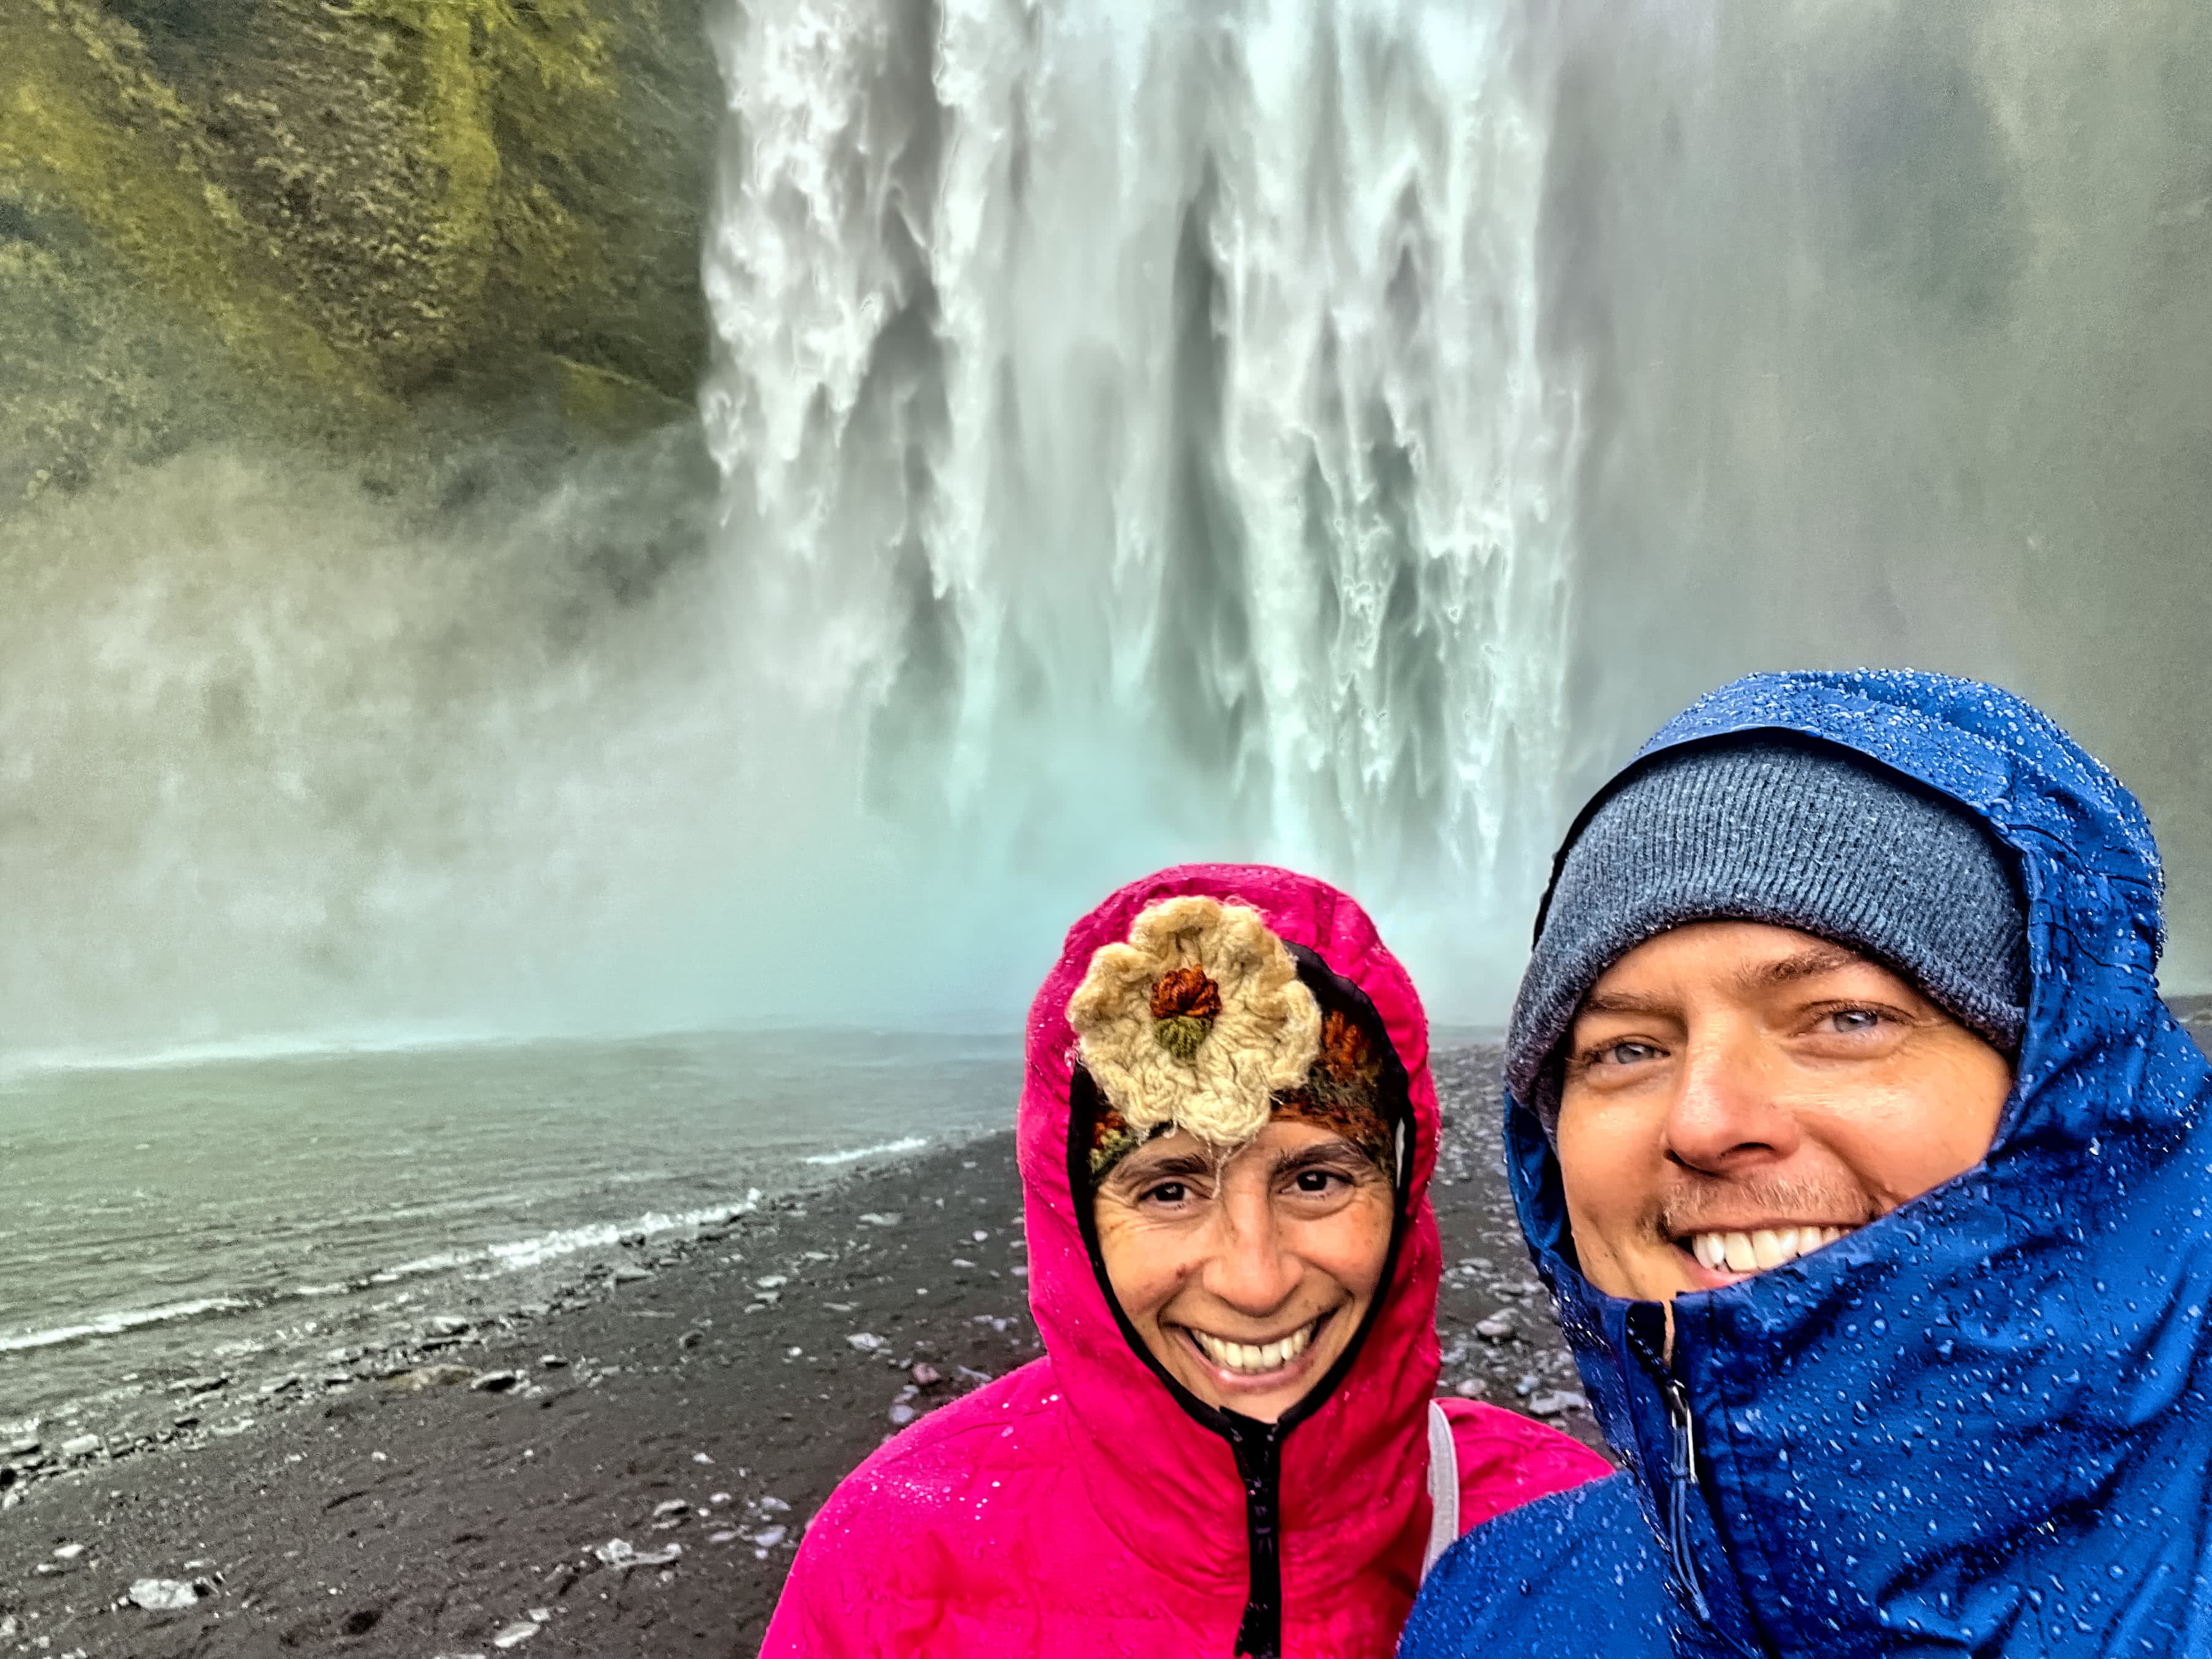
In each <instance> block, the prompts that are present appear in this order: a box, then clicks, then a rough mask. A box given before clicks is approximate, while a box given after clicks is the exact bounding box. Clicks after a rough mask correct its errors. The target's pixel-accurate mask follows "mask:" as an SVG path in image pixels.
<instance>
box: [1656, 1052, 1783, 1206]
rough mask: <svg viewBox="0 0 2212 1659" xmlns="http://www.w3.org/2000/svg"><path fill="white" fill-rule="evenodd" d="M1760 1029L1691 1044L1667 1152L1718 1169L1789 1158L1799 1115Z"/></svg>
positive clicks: (1697, 1166)
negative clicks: (1779, 1082) (1782, 1091)
mask: <svg viewBox="0 0 2212 1659" xmlns="http://www.w3.org/2000/svg"><path fill="white" fill-rule="evenodd" d="M1761 1042H1762V1038H1761V1036H1760V1035H1759V1033H1758V1032H1755V1031H1747V1032H1723V1033H1719V1034H1716V1035H1714V1036H1710V1037H1707V1038H1705V1039H1703V1040H1693V1041H1692V1042H1690V1043H1689V1044H1688V1045H1686V1053H1685V1054H1684V1057H1683V1065H1682V1068H1681V1070H1680V1073H1678V1074H1677V1076H1678V1081H1677V1086H1676V1088H1675V1091H1674V1101H1673V1103H1671V1105H1670V1106H1669V1108H1668V1114H1667V1150H1668V1152H1669V1153H1670V1154H1671V1155H1672V1156H1673V1157H1674V1158H1676V1159H1678V1160H1679V1161H1680V1162H1681V1163H1684V1164H1688V1165H1690V1166H1691V1167H1692V1168H1693V1169H1699V1170H1707V1171H1710V1172H1711V1173H1714V1174H1719V1173H1723V1172H1725V1171H1727V1170H1731V1169H1738V1168H1741V1167H1742V1166H1744V1165H1746V1164H1760V1163H1765V1162H1767V1161H1769V1160H1771V1159H1773V1158H1787V1157H1789V1156H1790V1153H1792V1152H1795V1151H1796V1150H1797V1141H1798V1128H1797V1116H1796V1113H1795V1112H1793V1111H1791V1110H1790V1108H1789V1106H1788V1104H1787V1103H1786V1102H1784V1100H1783V1099H1782V1098H1780V1097H1779V1094H1778V1091H1777V1088H1776V1079H1775V1076H1774V1073H1773V1069H1772V1067H1771V1066H1769V1065H1768V1064H1767V1063H1766V1061H1767V1058H1768V1057H1767V1056H1766V1055H1765V1053H1764V1052H1763V1051H1762V1048H1761Z"/></svg>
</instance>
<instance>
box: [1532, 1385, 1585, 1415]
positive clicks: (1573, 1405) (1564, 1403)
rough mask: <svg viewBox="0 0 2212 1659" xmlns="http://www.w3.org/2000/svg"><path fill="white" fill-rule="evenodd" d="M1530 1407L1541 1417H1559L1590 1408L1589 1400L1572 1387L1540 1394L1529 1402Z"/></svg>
mask: <svg viewBox="0 0 2212 1659" xmlns="http://www.w3.org/2000/svg"><path fill="white" fill-rule="evenodd" d="M1528 1409H1529V1410H1530V1411H1532V1412H1534V1413H1535V1414H1536V1415H1537V1416H1539V1417H1559V1416H1562V1415H1564V1414H1565V1413H1568V1412H1582V1411H1588V1410H1589V1401H1587V1400H1585V1399H1583V1396H1582V1395H1579V1394H1577V1393H1576V1392H1575V1391H1574V1390H1573V1389H1560V1390H1559V1392H1558V1393H1556V1394H1540V1395H1537V1396H1536V1397H1535V1398H1534V1400H1531V1401H1529V1402H1528Z"/></svg>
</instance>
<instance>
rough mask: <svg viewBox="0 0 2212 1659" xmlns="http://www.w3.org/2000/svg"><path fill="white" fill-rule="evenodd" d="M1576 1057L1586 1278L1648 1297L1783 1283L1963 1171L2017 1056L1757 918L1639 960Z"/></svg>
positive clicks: (1905, 991) (1572, 1134) (1983, 1149)
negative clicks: (1768, 1278)
mask: <svg viewBox="0 0 2212 1659" xmlns="http://www.w3.org/2000/svg"><path fill="white" fill-rule="evenodd" d="M1561 1052H1562V1054H1563V1055H1564V1057H1565V1066H1564V1071H1563V1073H1562V1078H1561V1089H1560V1102H1559V1164H1560V1169H1561V1171H1562V1175H1563V1177H1564V1180H1565V1188H1566V1199H1567V1211H1568V1215H1569V1218H1570V1219H1571V1221H1572V1223H1573V1226H1574V1237H1575V1248H1576V1251H1577V1255H1579V1256H1580V1258H1581V1262H1582V1269H1583V1274H1584V1276H1585V1277H1587V1278H1588V1279H1589V1281H1590V1282H1591V1283H1592V1284H1593V1285H1596V1286H1597V1288H1598V1289H1600V1290H1601V1291H1605V1292H1607V1294H1609V1295H1613V1296H1620V1297H1637V1298H1639V1299H1645V1300H1663V1299H1665V1298H1668V1297H1673V1296H1674V1295H1675V1294H1677V1293H1678V1292H1680V1291H1704V1290H1712V1289H1716V1288H1717V1287H1719V1286H1721V1285H1730V1284H1734V1283H1735V1282H1736V1281H1737V1280H1738V1279H1744V1278H1747V1277H1748V1276H1749V1275H1750V1274H1752V1273H1759V1272H1764V1271H1765V1270H1766V1269H1768V1268H1770V1267H1778V1266H1780V1265H1781V1264H1782V1263H1784V1262H1785V1261H1793V1260H1795V1259H1796V1257H1797V1256H1800V1255H1806V1254H1808V1253H1810V1252H1811V1251H1812V1250H1814V1249H1820V1248H1821V1247H1822V1246H1824V1245H1826V1244H1828V1243H1833V1242H1834V1241H1835V1240H1836V1239H1838V1238H1839V1237H1842V1236H1843V1235H1844V1233H1846V1232H1849V1231H1851V1230H1853V1229H1854V1228H1857V1227H1862V1226H1864V1225H1866V1224H1867V1223H1868V1222H1869V1221H1872V1220H1874V1219H1875V1218H1877V1217H1879V1216H1881V1215H1886V1214H1887V1213H1888V1212H1890V1211H1891V1210H1893V1209H1895V1208H1896V1207H1897V1206H1899V1205H1900V1204H1903V1203H1905V1201H1906V1200H1909V1199H1912V1198H1915V1197H1917V1196H1918V1195H1919V1194H1922V1193H1924V1192H1926V1191H1928V1190H1929V1188H1933V1187H1937V1186H1940V1185H1942V1183H1943V1182H1946V1181H1948V1180H1950V1179H1951V1178H1952V1177H1953V1176H1957V1175H1960V1174H1963V1173H1964V1172H1965V1171H1966V1170H1970V1169H1972V1168H1973V1166H1974V1165H1975V1164H1978V1163H1980V1162H1981V1160H1982V1158H1984V1156H1985V1155H1986V1154H1987V1153H1988V1152H1989V1149H1990V1141H1991V1139H1993V1138H1994V1137H1995V1135H1996V1127H1997V1120H1998V1117H1999V1115H2000V1114H2001V1113H2002V1110H2003V1108H2004V1103H2005V1100H2006V1097H2007V1096H2008V1095H2009V1093H2010V1092H2011V1089H2012V1068H2011V1066H2010V1064H2009V1063H2008V1061H2007V1060H2006V1059H2005V1057H2004V1055H2003V1054H2001V1053H1999V1052H1998V1051H1997V1050H1996V1048H1992V1047H1991V1046H1990V1044H1989V1043H1988V1042H1986V1041H1984V1039H1983V1038H1982V1037H1981V1036H1979V1035H1978V1034H1977V1033H1975V1032H1974V1031H1972V1030H1969V1029H1968V1028H1967V1027H1966V1026H1965V1025H1963V1024H1960V1022H1959V1021H1958V1020H1956V1019H1954V1018H1952V1016H1951V1015H1950V1014H1948V1012H1945V1011H1944V1010H1943V1009H1942V1008H1940V1007H1938V1006H1936V1004H1935V1003H1933V1002H1930V1001H1929V1000H1928V999H1927V998H1926V997H1924V996H1923V995H1922V994H1920V993H1919V991H1918V990H1917V989H1916V988H1915V987H1913V986H1912V985H1911V982H1910V981H1906V980H1905V979H1904V978H1902V977H1900V976H1899V975H1897V974H1894V973H1893V972H1891V971H1890V970H1889V969H1887V968H1884V967H1882V966H1881V964H1880V963H1875V962H1874V961H1872V960H1870V959H1869V958H1868V957H1863V956H1862V955H1860V954H1859V953H1857V951H1852V950H1850V949H1848V948H1847V947H1845V946H1843V945H1835V944H1832V943H1829V942H1828V941H1826V940H1825V939H1816V938H1814V936H1812V935H1811V934H1808V933H1798V932H1796V930H1794V929H1791V928H1787V927H1769V926H1766V925H1765V924H1763V923H1759V922H1747V921H1710V922H1696V923H1692V924H1689V925H1687V926H1685V927H1676V928H1674V929H1672V930H1670V931H1668V932H1667V933H1662V934H1660V935H1659V936H1658V937H1657V938H1656V939H1650V940H1648V941H1646V942H1645V943H1644V944H1643V945H1639V946H1638V947H1637V948H1636V949H1635V950H1633V951H1630V952H1628V954H1626V956H1624V957H1621V958H1620V960H1619V961H1618V962H1616V963H1613V965H1612V966H1611V967H1610V968H1609V969H1607V970H1606V972H1605V974H1604V975H1602V976H1601V978H1600V979H1599V980H1598V981H1597V983H1596V984H1595V985H1594V986H1592V987H1590V992H1589V995H1588V996H1587V997H1585V998H1584V999H1583V1004H1582V1006H1581V1009H1580V1010H1579V1012H1577V1014H1576V1017H1575V1021H1574V1024H1573V1025H1572V1026H1571V1028H1570V1030H1569V1031H1568V1034H1567V1038H1566V1041H1565V1043H1564V1044H1563V1045H1562V1049H1561Z"/></svg>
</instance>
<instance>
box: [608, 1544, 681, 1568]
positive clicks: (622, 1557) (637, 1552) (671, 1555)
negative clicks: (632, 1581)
mask: <svg viewBox="0 0 2212 1659" xmlns="http://www.w3.org/2000/svg"><path fill="white" fill-rule="evenodd" d="M683 1553H684V1546H683V1545H681V1544H670V1545H667V1546H666V1547H664V1548H661V1549H657V1550H641V1549H640V1548H638V1547H637V1546H636V1545H635V1544H633V1543H631V1542H630V1541H629V1540H628V1539H627V1538H610V1539H608V1540H607V1541H606V1542H605V1543H604V1544H601V1545H600V1546H599V1547H597V1548H596V1549H594V1550H593V1551H592V1554H593V1555H596V1556H598V1557H599V1560H600V1562H601V1563H602V1564H603V1565H607V1566H610V1567H620V1568H621V1569H623V1571H625V1572H627V1571H629V1569H630V1568H632V1567H663V1566H666V1565H668V1564H669V1563H670V1562H671V1561H673V1560H675V1559H676V1558H677V1557H678V1556H679V1555H681V1554H683Z"/></svg>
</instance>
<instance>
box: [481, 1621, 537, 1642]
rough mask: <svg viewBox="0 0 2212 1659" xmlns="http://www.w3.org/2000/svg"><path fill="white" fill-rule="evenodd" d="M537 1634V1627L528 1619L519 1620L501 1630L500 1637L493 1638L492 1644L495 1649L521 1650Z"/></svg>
mask: <svg viewBox="0 0 2212 1659" xmlns="http://www.w3.org/2000/svg"><path fill="white" fill-rule="evenodd" d="M537 1634H538V1626H535V1625H533V1624H532V1623H531V1622H530V1620H527V1619H518V1620H515V1621H514V1622H513V1624H511V1625H508V1626H505V1627H504V1628H503V1629H501V1632H499V1634H498V1635H496V1636H495V1637H493V1638H491V1644H492V1646H494V1647H495V1648H519V1647H520V1646H521V1645H522V1644H524V1643H525V1642H527V1641H528V1640H529V1639H530V1638H532V1637H533V1636H535V1635H537Z"/></svg>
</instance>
